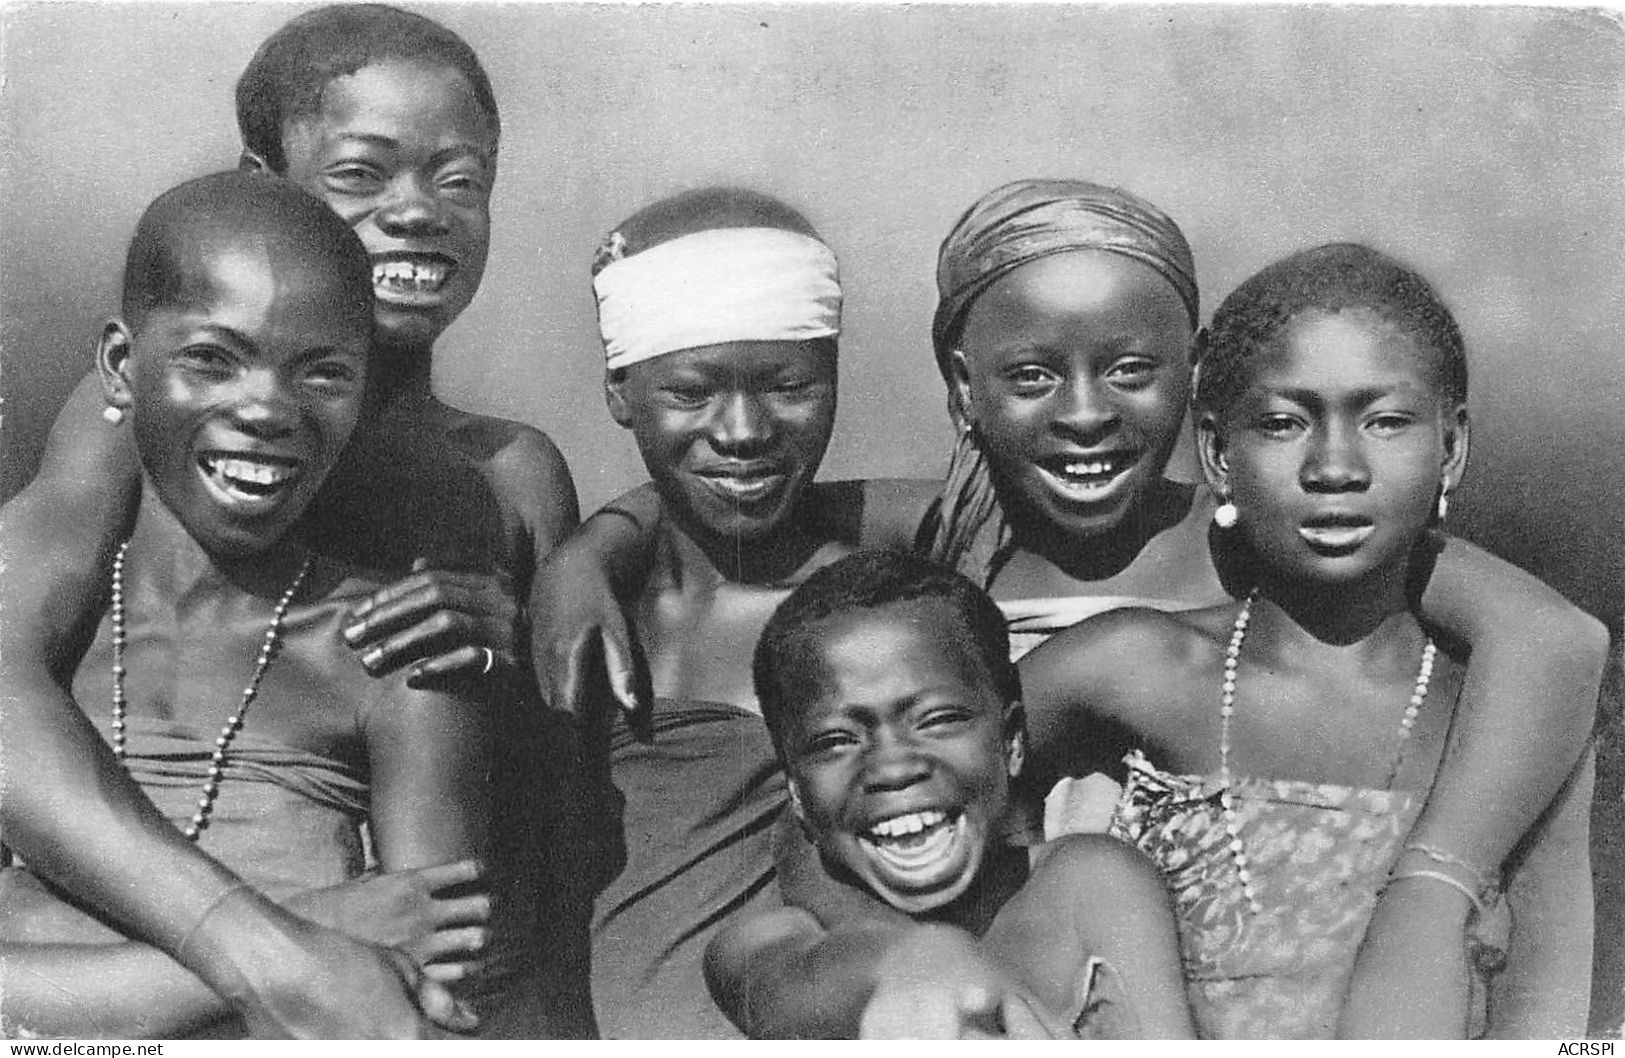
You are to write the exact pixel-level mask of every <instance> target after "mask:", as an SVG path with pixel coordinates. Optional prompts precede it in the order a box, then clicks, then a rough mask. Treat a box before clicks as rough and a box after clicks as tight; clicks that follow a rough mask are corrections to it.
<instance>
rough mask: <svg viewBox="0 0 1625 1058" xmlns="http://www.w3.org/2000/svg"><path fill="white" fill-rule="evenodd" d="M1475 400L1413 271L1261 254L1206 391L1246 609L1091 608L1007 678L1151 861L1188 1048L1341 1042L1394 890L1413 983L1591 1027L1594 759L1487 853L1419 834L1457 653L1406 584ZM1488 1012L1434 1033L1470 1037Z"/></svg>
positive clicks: (1048, 769) (1436, 998)
mask: <svg viewBox="0 0 1625 1058" xmlns="http://www.w3.org/2000/svg"><path fill="white" fill-rule="evenodd" d="M1466 399H1467V363H1466V355H1465V351H1464V348H1463V342H1462V338H1461V333H1460V331H1459V330H1458V329H1457V327H1456V324H1455V321H1454V320H1453V319H1452V318H1451V315H1450V313H1449V311H1448V310H1447V309H1446V308H1445V307H1444V305H1443V303H1442V302H1441V301H1440V300H1439V298H1438V295H1437V294H1436V293H1435V292H1434V291H1433V289H1432V287H1431V286H1429V285H1428V283H1427V282H1426V281H1425V280H1423V279H1422V278H1421V277H1420V276H1418V275H1417V274H1416V273H1415V272H1413V271H1411V270H1410V269H1408V268H1406V267H1405V266H1403V265H1401V264H1399V263H1398V262H1396V261H1394V260H1392V259H1390V258H1388V257H1385V256H1384V255H1382V254H1380V253H1377V252H1375V251H1373V250H1370V249H1368V248H1366V247H1363V246H1356V245H1349V244H1334V245H1328V246H1322V247H1318V248H1316V249H1313V250H1308V251H1305V252H1303V253H1300V254H1297V255H1294V256H1292V257H1289V258H1287V259H1285V260H1283V261H1279V262H1277V263H1275V264H1273V265H1271V266H1270V267H1268V268H1266V269H1265V270H1264V271H1262V272H1260V273H1259V274H1258V275H1256V276H1254V277H1252V278H1251V279H1249V280H1248V281H1247V282H1245V283H1243V284H1242V285H1241V286H1240V287H1239V288H1237V290H1236V291H1235V292H1234V293H1233V294H1231V296H1230V297H1229V298H1228V299H1227V300H1226V301H1225V303H1224V304H1223V305H1222V306H1220V308H1219V310H1218V311H1217V313H1216V314H1215V316H1214V321H1213V326H1212V336H1211V339H1210V341H1209V343H1208V347H1207V349H1206V351H1205V353H1204V357H1203V360H1202V368H1201V372H1200V381H1199V384H1198V388H1197V397H1196V407H1197V412H1198V416H1199V426H1198V430H1199V439H1200V442H1201V455H1202V460H1203V465H1204V469H1205V470H1206V473H1207V477H1208V480H1209V482H1210V484H1211V485H1212V487H1213V489H1214V491H1215V493H1216V494H1217V495H1218V496H1219V497H1220V499H1221V500H1222V505H1221V512H1223V513H1224V514H1225V517H1224V518H1222V519H1221V520H1220V524H1221V525H1228V526H1230V527H1231V528H1229V529H1227V530H1226V531H1227V532H1228V533H1230V534H1231V535H1232V537H1233V538H1235V542H1236V543H1237V544H1238V545H1240V546H1241V547H1243V548H1244V549H1245V552H1246V554H1247V556H1248V560H1249V561H1248V567H1247V568H1248V572H1249V583H1250V590H1249V591H1248V593H1247V594H1246V598H1245V601H1243V602H1242V603H1240V604H1239V605H1234V604H1227V605H1224V606H1219V607H1213V608H1209V609H1202V610H1195V611H1190V612H1187V613H1184V614H1166V613H1160V612H1157V611H1153V610H1147V609H1130V610H1122V611H1119V612H1117V613H1114V614H1107V615H1102V616H1100V617H1097V618H1094V619H1091V620H1089V621H1087V622H1085V623H1083V624H1081V625H1079V626H1077V627H1075V628H1073V629H1070V630H1068V631H1066V632H1064V633H1062V634H1060V635H1058V636H1056V637H1055V638H1053V639H1051V640H1050V641H1049V642H1048V643H1046V644H1045V645H1044V646H1042V647H1040V648H1039V649H1038V650H1036V651H1034V652H1033V653H1032V654H1031V655H1029V656H1028V658H1027V659H1026V660H1025V661H1024V662H1023V664H1022V677H1023V681H1024V683H1025V684H1026V687H1027V691H1028V696H1027V703H1028V708H1029V709H1030V710H1031V712H1032V714H1033V717H1034V723H1033V730H1034V732H1035V736H1039V737H1035V739H1034V743H1033V746H1032V751H1033V763H1034V767H1035V770H1036V771H1038V772H1040V773H1044V774H1046V775H1047V776H1049V777H1051V778H1052V777H1053V776H1054V775H1056V774H1058V773H1070V774H1081V773H1082V772H1086V771H1088V770H1090V769H1091V768H1109V769H1113V770H1114V771H1115V772H1116V774H1118V775H1120V776H1122V777H1123V778H1124V780H1125V782H1126V787H1127V788H1126V790H1125V792H1124V794H1123V798H1122V800H1121V801H1120V802H1119V803H1118V805H1117V808H1116V812H1115V815H1114V817H1113V819H1112V823H1111V829H1112V833H1113V834H1115V835H1117V836H1120V837H1122V838H1124V839H1125V840H1128V841H1131V842H1133V843H1134V844H1136V845H1137V846H1138V847H1139V848H1140V849H1141V850H1142V851H1144V852H1145V853H1147V854H1148V855H1150V856H1151V857H1152V858H1153V860H1155V861H1156V862H1157V864H1158V865H1159V867H1161V868H1162V870H1163V872H1164V877H1165V880H1166V881H1167V884H1168V886H1169V888H1170V890H1171V891H1172V892H1173V895H1174V903H1175V912H1176V914H1177V916H1178V918H1179V929H1180V939H1181V943H1182V947H1183V950H1184V958H1185V966H1186V976H1187V981H1188V987H1189V991H1190V996H1191V1004H1192V1007H1193V1010H1194V1013H1195V1015H1196V1020H1197V1025H1198V1028H1199V1029H1200V1031H1201V1033H1202V1034H1203V1035H1204V1036H1208V1037H1222V1038H1238V1037H1239V1038H1254V1037H1272V1038H1304V1037H1310V1038H1313V1037H1330V1036H1332V1035H1333V1034H1334V1033H1335V1032H1337V1031H1339V1030H1340V1028H1341V1029H1342V1030H1344V1031H1347V1030H1348V1026H1347V1024H1346V1023H1344V1024H1343V1025H1341V1026H1340V1018H1341V1017H1342V1016H1343V1012H1344V1011H1343V1008H1344V1005H1345V1002H1346V1000H1347V998H1348V995H1349V988H1350V980H1351V976H1352V974H1353V970H1354V966H1355V959H1356V954H1357V952H1358V950H1359V948H1360V946H1361V943H1362V938H1364V937H1365V935H1366V927H1367V922H1368V921H1369V919H1370V917H1371V915H1372V909H1373V907H1374V906H1375V905H1376V902H1377V897H1378V894H1379V893H1380V892H1381V891H1382V890H1383V889H1384V888H1387V887H1391V888H1395V889H1399V890H1403V891H1407V892H1410V893H1413V894H1417V895H1420V896H1422V897H1425V898H1427V899H1429V900H1432V901H1434V903H1435V906H1436V908H1437V910H1436V912H1435V914H1434V915H1433V916H1432V918H1431V919H1430V920H1428V921H1427V922H1425V923H1422V924H1420V925H1418V926H1417V929H1419V930H1422V931H1424V932H1425V933H1426V934H1427V936H1428V938H1429V939H1430V941H1432V942H1435V943H1436V945H1437V946H1436V948H1435V950H1437V951H1440V952H1443V953H1448V954H1447V956H1446V957H1445V958H1444V959H1443V960H1441V961H1439V962H1429V963H1427V964H1426V965H1424V966H1422V967H1419V968H1418V971H1419V972H1420V973H1422V974H1424V975H1426V976H1429V977H1431V978H1432V979H1433V980H1435V981H1439V982H1443V981H1447V980H1450V979H1452V978H1454V977H1455V976H1457V975H1460V974H1462V973H1463V971H1464V970H1470V971H1471V972H1472V974H1473V975H1474V977H1478V978H1482V977H1483V976H1485V975H1486V974H1488V973H1489V972H1490V971H1493V970H1495V969H1496V968H1497V965H1498V964H1499V963H1500V962H1502V961H1505V962H1506V968H1505V970H1504V971H1502V972H1501V973H1500V974H1499V975H1498V976H1497V977H1496V978H1495V980H1494V982H1493V985H1492V989H1493V990H1492V992H1491V995H1490V998H1491V1004H1490V1008H1489V1024H1488V1031H1490V1032H1492V1033H1494V1034H1497V1035H1512V1036H1537V1037H1555V1036H1564V1035H1572V1034H1573V1033H1575V1032H1578V1031H1581V1030H1582V1029H1583V1026H1584V1024H1585V1009H1586V999H1587V995H1588V991H1589V959H1588V958H1587V953H1589V951H1590V948H1591V935H1590V932H1591V931H1590V919H1591V899H1590V872H1589V866H1588V863H1587V859H1586V846H1587V842H1586V826H1587V818H1588V815H1587V814H1588V809H1589V801H1590V791H1591V771H1590V763H1589V758H1587V759H1585V760H1583V761H1582V762H1581V764H1580V765H1579V766H1578V767H1577V768H1576V769H1575V770H1574V772H1573V773H1572V774H1571V775H1569V776H1567V782H1565V783H1562V784H1560V785H1561V786H1562V789H1561V790H1560V792H1559V795H1558V796H1557V797H1556V798H1555V800H1554V802H1553V803H1552V804H1551V805H1550V806H1548V807H1546V808H1545V811H1544V812H1542V813H1540V814H1541V817H1542V818H1541V822H1540V824H1539V826H1538V827H1536V828H1535V829H1534V830H1532V831H1531V832H1530V833H1528V834H1527V835H1525V837H1524V839H1523V841H1521V842H1520V843H1519V845H1518V848H1517V849H1516V850H1515V851H1514V854H1513V855H1512V856H1511V857H1510V858H1509V859H1508V860H1507V862H1506V863H1505V864H1497V865H1495V866H1494V867H1493V868H1491V869H1490V870H1488V871H1484V870H1482V869H1480V868H1476V867H1474V866H1473V865H1472V864H1470V863H1468V862H1466V861H1464V860H1463V859H1461V858H1460V857H1459V856H1456V855H1453V854H1452V853H1451V852H1450V851H1449V850H1446V849H1441V848H1439V847H1438V846H1436V845H1433V844H1431V843H1429V842H1428V841H1426V840H1425V839H1423V838H1419V837H1417V836H1416V835H1414V834H1412V833H1411V826H1412V823H1413V821H1414V820H1415V819H1416V816H1417V814H1418V813H1419V812H1421V810H1422V808H1423V806H1424V804H1425V802H1426V799H1427V798H1428V796H1429V791H1430V788H1431V787H1432V785H1433V783H1434V777H1435V772H1436V771H1437V769H1438V767H1439V762H1440V759H1441V758H1442V756H1443V753H1444V747H1445V742H1446V737H1447V735H1448V734H1449V733H1450V728H1451V724H1452V722H1453V720H1454V718H1455V716H1456V713H1457V712H1458V709H1457V705H1456V700H1457V696H1458V694H1459V693H1460V689H1461V681H1462V678H1463V666H1462V664H1461V662H1460V659H1459V658H1458V657H1455V656H1453V654H1452V653H1451V652H1450V650H1449V648H1448V647H1447V646H1445V645H1442V644H1441V645H1435V643H1434V642H1433V640H1432V639H1431V638H1430V636H1429V634H1428V632H1427V631H1426V630H1425V629H1424V628H1423V626H1422V625H1421V624H1420V623H1419V622H1418V621H1417V619H1416V618H1415V617H1414V616H1413V614H1412V613H1411V611H1410V609H1409V607H1408V604H1407V597H1408V596H1407V591H1408V587H1409V583H1410V581H1411V578H1412V577H1413V576H1414V575H1415V565H1414V563H1415V562H1416V561H1417V560H1418V558H1419V556H1420V555H1421V553H1422V545H1423V544H1424V541H1425V533H1426V530H1427V529H1428V527H1429V525H1430V524H1431V523H1432V522H1433V521H1434V519H1435V518H1436V517H1438V516H1439V515H1440V514H1442V513H1443V510H1444V507H1445V499H1444V498H1445V497H1448V496H1449V494H1450V493H1451V491H1452V490H1453V489H1454V487H1455V486H1456V484H1457V483H1458V482H1459V481H1460V478H1461V474H1462V472H1463V470H1464V468H1465V465H1466V460H1467V446H1468V434H1469V429H1468V427H1469V420H1468V416H1467V406H1466ZM1596 691H1597V688H1596V685H1595V684H1593V685H1592V686H1591V687H1589V688H1585V689H1581V690H1580V691H1579V692H1578V693H1577V700H1576V701H1575V702H1574V703H1573V706H1572V707H1573V708H1574V709H1576V710H1583V709H1588V708H1590V706H1591V704H1592V703H1594V702H1595V700H1596ZM1039 733H1042V734H1041V735H1039ZM1125 752H1126V753H1127V754H1128V755H1127V757H1126V758H1124V757H1123V754H1124V753H1125ZM1045 781H1047V780H1045ZM1039 785H1040V786H1042V785H1044V781H1041V782H1040V783H1039ZM1503 872H1507V873H1511V874H1517V873H1520V872H1522V873H1526V874H1528V875H1529V876H1530V878H1531V879H1532V881H1531V883H1530V884H1529V885H1528V886H1526V887H1525V889H1524V891H1523V892H1522V893H1521V894H1520V896H1519V899H1517V900H1515V901H1514V902H1513V906H1512V927H1513V929H1512V939H1511V945H1510V951H1509V955H1510V958H1507V959H1503V956H1502V955H1501V953H1500V952H1498V951H1496V950H1495V948H1494V946H1492V945H1491V943H1490V942H1489V940H1488V938H1489V937H1490V936H1492V935H1493V934H1492V933H1491V932H1488V931H1493V929H1494V928H1495V920H1496V917H1497V916H1496V914H1495V907H1494V904H1495V902H1496V899H1497V897H1498V891H1499V882H1500V879H1501V876H1502V874H1503ZM1464 928H1465V929H1466V931H1467V943H1466V944H1465V945H1464V944H1463V943H1462V940H1461V935H1462V931H1463V930H1464ZM1481 938H1482V939H1481ZM1418 998H1419V1001H1422V1002H1435V1003H1443V1002H1444V994H1443V993H1441V992H1439V991H1438V990H1437V989H1435V991H1434V992H1432V993H1430V994H1425V995H1423V996H1420V997H1418ZM1482 998H1483V997H1482V993H1481V992H1480V994H1479V996H1478V999H1479V1003H1478V1004H1475V1006H1476V1009H1477V1012H1478V1015H1479V1017H1478V1019H1477V1020H1476V1022H1475V1023H1473V1024H1469V1023H1468V1021H1467V1020H1466V1019H1462V1020H1461V1021H1459V1022H1457V1023H1456V1024H1454V1025H1453V1026H1452V1027H1451V1029H1450V1031H1452V1032H1454V1033H1458V1034H1461V1033H1467V1032H1482V1031H1484V1025H1483V1023H1482V1010H1483V1008H1482Z"/></svg>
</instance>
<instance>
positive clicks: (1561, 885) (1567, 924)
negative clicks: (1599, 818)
mask: <svg viewBox="0 0 1625 1058" xmlns="http://www.w3.org/2000/svg"><path fill="white" fill-rule="evenodd" d="M1596 764H1597V761H1596V753H1595V752H1594V751H1588V752H1587V753H1586V754H1585V755H1584V756H1582V757H1581V758H1580V763H1579V764H1578V765H1577V766H1576V767H1575V769H1574V772H1573V774H1572V775H1570V776H1569V779H1568V782H1566V783H1565V784H1564V786H1563V789H1562V791H1560V792H1559V794H1558V797H1557V801H1556V802H1555V803H1554V804H1553V805H1552V806H1551V808H1550V809H1548V810H1547V812H1546V814H1545V816H1544V817H1542V819H1541V821H1540V824H1539V825H1538V826H1537V827H1536V828H1535V831H1534V832H1533V833H1532V834H1530V835H1529V836H1528V837H1527V838H1526V839H1525V841H1524V842H1523V844H1522V846H1521V847H1520V848H1519V850H1518V853H1517V854H1516V855H1515V856H1514V865H1513V868H1512V870H1511V872H1510V874H1509V876H1508V878H1507V883H1506V894H1507V903H1508V905H1509V907H1510V908H1511V910H1512V940H1511V945H1510V947H1509V949H1508V952H1507V956H1508V957H1507V965H1506V969H1505V970H1503V971H1502V972H1501V973H1500V974H1498V975H1497V976H1496V978H1495V980H1494V981H1493V982H1492V984H1491V989H1492V990H1491V993H1490V1022H1489V1035H1490V1036H1491V1037H1495V1038H1499V1039H1535V1040H1554V1039H1565V1038H1569V1037H1573V1036H1583V1035H1585V1030H1586V1013H1587V1008H1588V1007H1589V1006H1590V1003H1591V958H1590V956H1591V948H1592V930H1593V918H1594V905H1593V896H1592V878H1591V825H1590V824H1591V799H1592V793H1593V789H1594V785H1595V782H1596Z"/></svg>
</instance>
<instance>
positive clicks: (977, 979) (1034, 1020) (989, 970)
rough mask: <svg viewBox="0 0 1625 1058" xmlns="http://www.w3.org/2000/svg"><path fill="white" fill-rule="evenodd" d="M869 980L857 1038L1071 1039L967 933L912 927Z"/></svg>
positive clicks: (1048, 1013)
mask: <svg viewBox="0 0 1625 1058" xmlns="http://www.w3.org/2000/svg"><path fill="white" fill-rule="evenodd" d="M876 982H877V983H876V985H875V990H874V992H873V993H872V994H871V996H870V998H869V1003H868V1005H867V1006H866V1007H865V1008H864V1012H863V1017H862V1019H861V1021H860V1023H859V1026H858V1035H859V1037H860V1038H862V1039H894V1040H895V1039H936V1040H986V1039H1025V1040H1055V1039H1074V1038H1076V1037H1075V1036H1074V1035H1073V1034H1072V1032H1071V1030H1070V1029H1069V1028H1068V1026H1067V1025H1066V1024H1065V1023H1064V1022H1063V1021H1062V1020H1061V1019H1060V1018H1058V1017H1055V1016H1054V1015H1053V1014H1051V1013H1050V1012H1049V1011H1048V1010H1046V1009H1045V1008H1044V1006H1043V1004H1042V1003H1040V1002H1039V1001H1038V1000H1037V999H1036V998H1035V997H1033V996H1032V995H1031V994H1029V993H1028V992H1027V991H1026V989H1024V988H1022V987H1021V985H1020V984H1019V983H1018V982H1017V981H1016V980H1015V979H1014V978H1013V977H1012V976H1011V975H1010V974H1009V973H1008V972H1006V971H1005V970H1004V968H1003V967H1002V966H1000V965H999V964H998V963H997V962H995V961H994V960H992V959H990V958H989V957H987V956H986V955H985V954H984V953H983V952H982V951H981V950H980V948H979V947H978V945H977V942H976V940H975V939H974V938H972V937H971V936H970V935H969V934H968V933H964V932H962V931H960V930H956V929H952V928H950V927H924V928H921V929H919V930H916V931H914V932H913V935H912V936H911V937H910V938H909V940H908V941H906V942H904V943H902V944H899V945H898V946H897V947H896V948H894V949H893V950H892V951H891V952H890V953H888V955H887V957H886V958H885V959H884V960H883V961H882V963H881V965H880V967H879V968H878V969H877V972H876Z"/></svg>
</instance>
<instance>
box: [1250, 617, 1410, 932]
mask: <svg viewBox="0 0 1625 1058" xmlns="http://www.w3.org/2000/svg"><path fill="white" fill-rule="evenodd" d="M1257 598H1258V592H1257V591H1256V590H1255V591H1254V592H1253V593H1252V594H1250V595H1248V596H1247V601H1246V602H1244V603H1242V604H1241V612H1240V613H1238V614H1236V624H1235V627H1234V628H1233V629H1232V630H1231V632H1230V645H1229V646H1228V647H1226V648H1225V652H1224V683H1223V684H1222V685H1221V688H1220V694H1219V783H1220V789H1219V809H1220V811H1221V812H1222V813H1223V815H1224V829H1225V833H1227V834H1229V835H1230V856H1231V858H1232V859H1234V860H1235V863H1236V878H1237V879H1238V880H1239V881H1240V882H1241V895H1242V896H1243V897H1245V898H1246V900H1247V907H1248V909H1249V910H1251V911H1252V913H1253V914H1255V915H1256V914H1258V913H1259V912H1261V911H1263V910H1264V905H1263V904H1262V903H1260V902H1259V899H1258V893H1257V891H1256V890H1254V889H1253V874H1252V870H1251V868H1250V867H1249V866H1248V859H1247V845H1246V843H1245V842H1243V841H1242V840H1241V821H1240V820H1238V819H1237V818H1236V804H1235V800H1234V798H1233V796H1232V794H1231V775H1230V717H1231V716H1232V715H1234V713H1235V711H1236V669H1237V668H1238V667H1239V666H1240V664H1241V644H1242V641H1243V640H1245V639H1246V638H1247V622H1248V621H1249V620H1251V619H1252V613H1253V600H1255V599H1257ZM1437 652H1438V648H1437V647H1435V646H1434V643H1433V640H1432V639H1428V640H1427V641H1426V645H1424V646H1423V647H1422V667H1421V669H1420V670H1418V672H1417V673H1416V687H1415V688H1414V689H1413V690H1412V691H1411V700H1410V702H1409V703H1408V704H1407V705H1406V706H1405V712H1404V715H1402V716H1401V717H1400V718H1399V734H1398V737H1397V742H1398V745H1397V746H1396V748H1395V751H1394V763H1393V766H1392V767H1391V768H1389V770H1388V781H1387V782H1386V783H1385V784H1384V788H1385V789H1386V788H1387V787H1390V786H1392V785H1393V784H1394V780H1395V779H1396V778H1398V777H1399V767H1400V765H1401V764H1402V763H1403V762H1404V760H1405V747H1406V745H1407V744H1408V742H1409V740H1410V737H1411V728H1413V727H1415V726H1416V717H1417V714H1419V713H1420V712H1421V711H1422V703H1423V702H1425V701H1426V700H1427V696H1428V683H1429V682H1430V681H1431V680H1432V679H1433V658H1434V655H1435V654H1436V653H1437Z"/></svg>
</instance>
